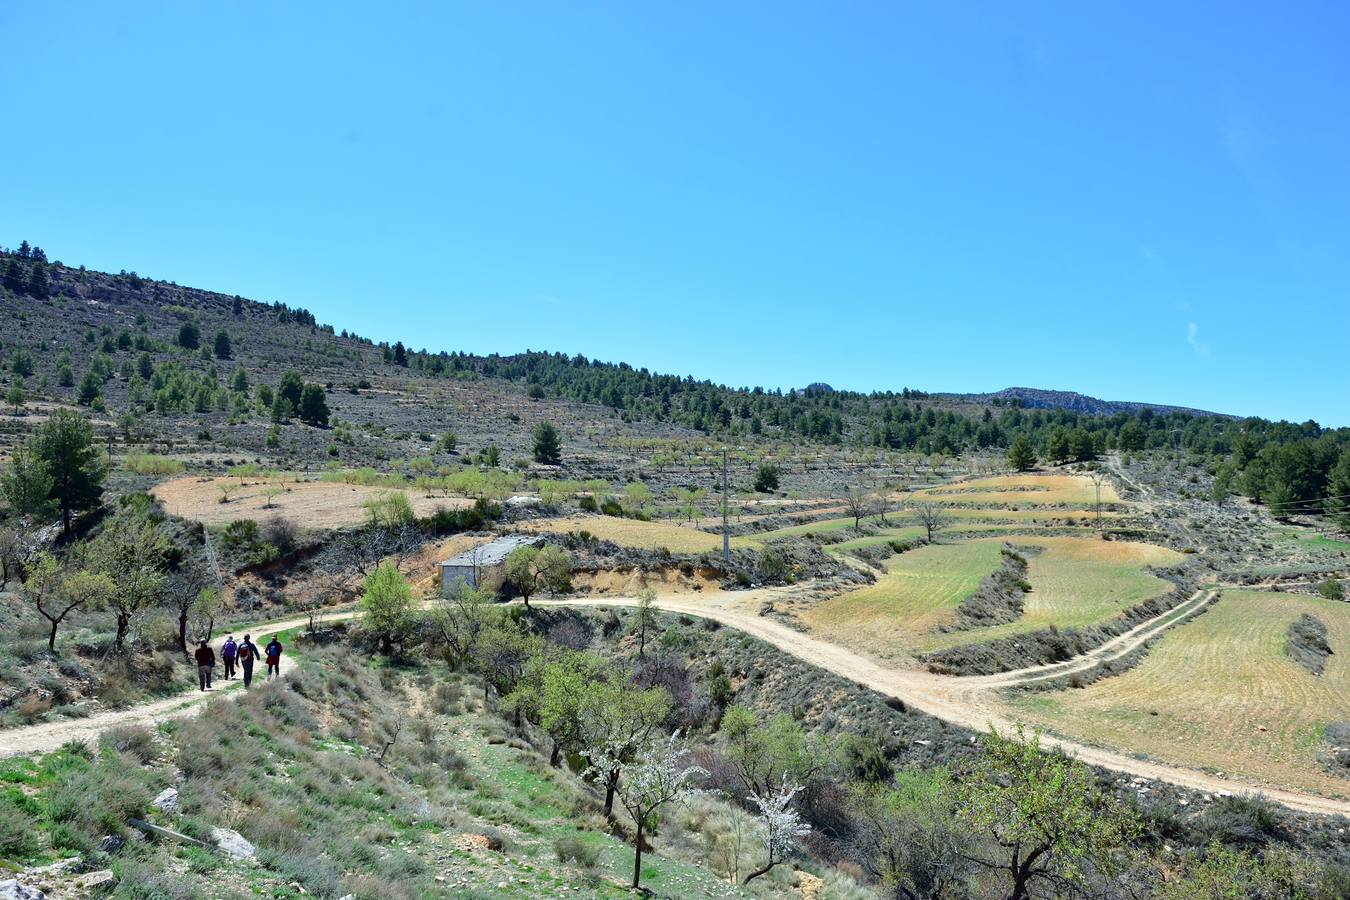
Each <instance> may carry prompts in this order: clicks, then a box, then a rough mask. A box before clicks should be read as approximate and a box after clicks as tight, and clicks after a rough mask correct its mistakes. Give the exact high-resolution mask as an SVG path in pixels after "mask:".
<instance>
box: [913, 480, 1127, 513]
mask: <svg viewBox="0 0 1350 900" xmlns="http://www.w3.org/2000/svg"><path fill="white" fill-rule="evenodd" d="M913 496H914V497H915V498H916V499H922V500H936V501H939V502H943V503H963V504H986V505H988V504H992V505H1008V506H1017V507H1021V506H1027V505H1035V506H1047V505H1055V504H1064V505H1069V506H1080V507H1087V506H1089V505H1091V506H1095V505H1096V502H1097V493H1096V488H1095V487H1094V486H1093V484H1092V479H1091V478H1088V477H1086V476H1084V475H998V476H995V477H992V478H977V479H975V480H973V481H962V482H957V483H956V484H948V485H942V486H941V487H935V488H928V489H926V490H922V491H918V492H917V493H915V494H914V495H913ZM1101 499H1102V503H1118V502H1119V501H1120V497H1119V496H1117V494H1116V492H1115V489H1114V488H1112V487H1111V484H1110V483H1109V482H1107V483H1105V484H1103V485H1102V495H1101Z"/></svg>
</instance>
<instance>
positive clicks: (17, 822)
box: [0, 792, 39, 860]
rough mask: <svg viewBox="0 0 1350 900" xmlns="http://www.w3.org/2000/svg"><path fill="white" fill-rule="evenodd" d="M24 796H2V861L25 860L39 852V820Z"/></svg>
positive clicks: (0, 852) (0, 814)
mask: <svg viewBox="0 0 1350 900" xmlns="http://www.w3.org/2000/svg"><path fill="white" fill-rule="evenodd" d="M31 804H32V801H31V800H29V799H28V798H27V797H24V796H23V795H22V794H18V793H17V792H16V793H15V794H12V795H11V794H0V860H4V859H11V860H24V859H27V858H29V857H31V856H33V855H34V854H36V853H37V852H38V850H39V844H38V837H37V836H38V830H37V829H38V819H37V816H36V815H34V810H31V809H30V806H31Z"/></svg>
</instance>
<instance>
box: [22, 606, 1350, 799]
mask: <svg viewBox="0 0 1350 900" xmlns="http://www.w3.org/2000/svg"><path fill="white" fill-rule="evenodd" d="M780 592H781V589H774V588H764V589H760V590H754V591H740V592H736V593H728V594H713V595H711V596H706V597H698V598H686V597H680V596H664V597H661V598H660V599H659V600H658V601H657V603H656V606H657V607H658V608H660V609H662V610H665V611H667V612H675V613H684V614H687V615H691V616H696V617H699V618H706V619H712V620H714V621H716V622H720V623H722V624H723V625H727V626H729V627H731V628H735V629H737V630H738V631H742V632H744V633H746V634H749V635H752V636H754V637H757V638H759V639H760V640H763V641H764V642H766V643H768V644H772V645H773V646H775V647H777V648H778V649H779V650H782V651H784V652H785V653H789V654H791V655H793V656H796V657H797V658H799V659H801V660H803V661H805V662H807V663H809V664H810V665H813V666H817V667H819V668H822V669H825V670H827V671H830V672H833V673H834V674H836V675H839V676H842V677H844V678H847V679H849V680H850V681H854V682H856V683H858V684H860V685H863V686H864V687H867V688H870V689H872V690H874V691H877V692H878V693H880V694H885V695H886V696H888V697H896V698H899V699H901V700H903V701H905V703H907V704H909V705H910V706H913V707H915V708H916V709H919V710H921V711H923V712H925V713H928V714H929V715H932V716H936V717H937V718H940V719H945V720H946V721H948V722H952V723H954V724H956V725H960V726H962V727H965V728H969V729H971V730H972V731H985V730H987V729H988V728H990V727H994V728H998V729H999V730H1000V731H1005V730H1009V729H1011V728H1012V726H1013V723H1012V722H1011V721H1009V720H1008V719H1006V718H1004V717H1003V716H1002V715H1001V714H1000V713H999V712H998V709H997V706H996V704H995V700H994V691H995V690H996V689H998V688H1000V687H1007V686H1009V685H1010V684H1014V683H1016V682H1018V681H1035V680H1040V679H1043V678H1057V677H1060V676H1062V675H1065V674H1069V673H1070V672H1073V671H1079V670H1081V669H1086V668H1090V667H1091V666H1093V665H1095V664H1096V663H1098V662H1100V661H1103V660H1109V659H1115V658H1118V657H1120V656H1124V655H1126V654H1128V653H1129V652H1131V651H1132V650H1133V649H1135V648H1136V647H1138V646H1140V645H1141V644H1143V643H1144V642H1146V641H1148V640H1150V639H1151V638H1153V637H1156V636H1157V635H1158V634H1161V633H1162V632H1163V631H1164V630H1166V629H1167V628H1169V627H1171V626H1172V625H1174V624H1176V623H1177V622H1179V621H1183V620H1184V619H1186V618H1188V617H1189V614H1190V613H1191V612H1194V611H1196V610H1198V609H1200V608H1201V607H1203V606H1205V605H1206V604H1208V603H1209V602H1211V601H1212V600H1213V599H1214V597H1215V596H1217V592H1216V590H1215V589H1213V588H1206V589H1203V590H1201V591H1198V592H1197V593H1196V594H1195V595H1193V596H1192V597H1190V598H1189V599H1188V600H1187V601H1186V602H1185V603H1183V604H1181V605H1180V606H1178V607H1176V608H1174V609H1172V610H1169V611H1168V612H1166V613H1163V614H1162V615H1161V616H1158V617H1157V618H1154V619H1150V620H1148V621H1147V622H1144V623H1141V624H1140V625H1138V626H1136V627H1135V628H1133V629H1131V630H1130V631H1128V632H1126V633H1125V634H1122V635H1120V636H1119V637H1117V638H1115V639H1113V640H1111V641H1109V642H1107V643H1106V644H1103V645H1102V646H1100V647H1097V648H1096V649H1095V650H1093V651H1092V652H1090V653H1087V654H1084V655H1083V656H1080V657H1076V658H1075V659H1072V660H1069V661H1068V662H1067V663H1056V664H1053V665H1049V666H1036V667H1032V668H1028V669H1020V670H1018V671H1015V672H1003V673H1000V674H998V675H991V676H982V677H971V678H953V677H950V676H945V675H934V674H932V673H931V672H927V671H923V670H919V669H891V668H886V667H884V666H882V665H880V664H878V663H876V662H873V661H872V660H870V659H868V658H866V657H864V656H862V655H860V654H858V653H855V652H853V651H852V650H848V649H845V648H844V647H840V646H838V645H836V644H831V643H829V642H827V641H822V640H820V639H819V638H814V637H811V636H810V635H807V634H803V633H802V632H799V631H795V630H793V629H792V628H789V627H787V626H786V625H784V624H782V623H781V622H778V621H777V620H775V619H771V618H768V617H766V616H761V615H759V614H758V613H757V612H756V611H752V610H758V608H759V604H760V602H762V601H764V600H771V599H773V598H774V597H775V596H776V595H777V594H778V593H780ZM637 602H638V601H637V599H636V598H634V597H613V598H610V597H604V598H593V599H584V600H554V601H547V600H536V601H535V603H536V604H537V605H540V606H549V605H557V606H636V605H637ZM358 615H359V612H357V611H355V610H350V611H341V612H333V613H329V614H327V615H325V616H323V617H322V618H321V620H320V621H322V622H325V623H327V622H336V621H341V620H344V619H351V618H354V617H356V616H358ZM307 622H308V618H307V617H297V618H291V619H283V620H279V621H275V622H268V623H265V624H262V625H258V626H255V627H253V628H250V629H248V631H249V633H251V634H255V635H266V634H270V633H273V632H277V631H285V630H287V629H290V628H295V627H298V626H301V625H304V624H306V623H307ZM243 632H244V630H243V629H236V630H235V632H234V633H235V634H241V633H243ZM295 665H296V662H295V659H294V658H293V656H290V655H286V656H283V657H282V665H281V671H282V674H283V675H284V674H286V673H287V672H289V671H291V670H292V669H293V668H294V667H295ZM240 688H241V685H240V682H239V681H237V680H236V681H233V682H229V683H228V687H226V688H225V689H223V690H217V691H213V692H210V693H197V692H193V693H187V694H183V695H180V696H177V697H171V698H167V699H164V700H156V701H153V702H151V703H145V704H142V705H140V706H135V707H132V708H129V709H121V710H108V711H106V712H102V713H99V714H97V715H93V716H89V717H87V718H84V719H62V720H59V721H55V722H44V723H41V724H38V725H29V726H26V727H22V728H9V729H3V730H0V758H4V757H8V756H16V755H20V754H28V753H46V752H49V751H52V750H56V749H57V748H59V747H60V746H61V745H62V744H64V743H65V742H66V741H71V740H85V741H94V740H97V738H98V736H99V734H100V733H102V732H103V731H106V730H107V729H109V728H113V727H115V726H118V725H143V726H147V727H151V726H154V725H156V724H158V723H159V722H162V721H165V720H167V719H173V718H177V717H181V716H191V715H196V714H197V713H199V712H201V710H202V709H203V708H204V707H205V701H206V700H208V699H210V698H213V697H217V696H224V697H227V698H233V697H238V696H240V695H241V694H242V690H241V689H240ZM1042 743H1043V744H1045V745H1047V746H1053V747H1059V748H1060V749H1062V750H1064V751H1065V752H1066V753H1069V754H1071V755H1073V756H1076V757H1077V758H1078V759H1080V760H1082V761H1083V762H1085V763H1089V764H1091V765H1094V766H1101V767H1102V768H1105V769H1111V770H1113V771H1117V772H1123V773H1125V774H1128V775H1133V776H1138V777H1142V778H1150V779H1155V780H1158V781H1166V782H1170V783H1172V784H1176V785H1180V786H1182V787H1186V788H1191V789H1194V790H1199V791H1206V792H1210V793H1221V792H1233V793H1239V792H1242V791H1255V790H1259V791H1261V792H1262V793H1264V794H1265V796H1266V797H1268V798H1270V799H1271V800H1275V801H1277V802H1279V803H1282V804H1284V805H1285V806H1288V807H1291V808H1293V809H1298V810H1302V811H1304V812H1310V813H1319V814H1322V815H1342V816H1350V801H1345V800H1333V799H1330V798H1327V797H1321V796H1318V795H1316V794H1309V793H1304V792H1301V791H1291V790H1286V789H1284V788H1280V787H1277V786H1270V785H1261V784H1249V783H1246V782H1241V781H1236V780H1229V779H1225V778H1218V777H1216V776H1213V775H1207V774H1205V773H1204V772H1199V771H1196V770H1193V769H1187V768H1184V767H1181V766H1174V765H1168V764H1166V763H1154V762H1148V761H1146V760H1140V759H1136V758H1134V757H1132V756H1129V755H1127V754H1124V753H1120V752H1117V751H1112V750H1105V749H1101V748H1098V747H1091V746H1088V745H1085V744H1079V743H1076V742H1074V741H1068V740H1064V739H1062V738H1056V737H1053V736H1051V735H1045V736H1044V737H1043V738H1042Z"/></svg>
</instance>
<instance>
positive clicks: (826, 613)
mask: <svg viewBox="0 0 1350 900" xmlns="http://www.w3.org/2000/svg"><path fill="white" fill-rule="evenodd" d="M1001 546H1002V544H1001V543H1000V542H998V541H970V542H967V543H961V544H929V545H928V546H926V547H920V548H918V549H917V550H911V551H909V552H908V553H902V554H900V555H898V556H894V557H892V558H891V559H890V560H888V561H887V566H886V574H885V575H883V576H881V577H880V578H879V579H878V580H877V582H876V584H872V585H869V586H867V587H865V588H860V589H859V590H856V591H850V592H849V593H847V594H842V595H840V596H838V597H832V598H831V599H829V600H826V601H825V602H824V603H820V604H818V605H816V606H813V607H811V608H809V609H808V610H805V611H804V612H803V613H802V615H801V618H802V621H803V622H804V623H805V624H806V625H807V626H808V627H809V628H810V629H811V633H812V634H813V635H814V636H816V637H819V638H823V639H824V640H828V641H832V642H834V643H838V644H841V645H843V646H845V647H849V648H850V649H854V650H858V651H860V652H863V653H866V654H868V655H870V656H873V657H875V658H877V659H879V660H883V661H888V662H889V661H900V660H907V659H908V658H909V653H908V651H909V649H910V648H912V647H913V646H914V645H915V644H916V643H917V642H919V641H920V640H922V639H923V638H924V637H925V636H926V635H928V634H929V633H930V632H931V631H932V630H933V629H936V628H938V627H940V626H941V625H942V624H944V623H946V622H950V621H952V620H953V619H954V618H955V610H956V607H957V606H959V605H960V604H961V601H962V600H964V599H965V598H966V597H969V596H970V594H971V592H972V591H974V590H975V588H976V587H978V586H979V583H980V580H981V579H983V578H984V577H985V576H986V575H988V574H990V573H991V572H993V571H994V570H995V569H996V568H998V566H999V562H1000V552H999V549H1000V547H1001Z"/></svg>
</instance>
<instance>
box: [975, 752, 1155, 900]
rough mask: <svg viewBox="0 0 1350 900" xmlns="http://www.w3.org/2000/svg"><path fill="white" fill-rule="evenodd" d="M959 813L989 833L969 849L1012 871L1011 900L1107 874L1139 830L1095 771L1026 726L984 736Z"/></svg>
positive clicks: (979, 860)
mask: <svg viewBox="0 0 1350 900" xmlns="http://www.w3.org/2000/svg"><path fill="white" fill-rule="evenodd" d="M957 808H958V809H959V811H960V813H959V815H960V819H961V820H962V821H963V822H964V823H966V824H967V825H968V826H969V827H971V828H973V829H975V830H976V831H977V832H979V833H980V834H982V835H983V836H985V837H987V838H988V846H987V847H986V848H983V849H980V848H977V849H975V850H972V851H971V852H970V854H969V858H970V860H971V861H972V862H973V863H974V864H976V865H978V866H980V867H982V868H985V869H988V870H991V871H994V872H1001V873H1003V874H1004V875H1006V876H1007V880H1008V888H1007V890H1008V898H1009V900H1027V898H1029V897H1031V896H1033V894H1034V895H1035V896H1041V895H1044V894H1056V895H1058V894H1068V893H1074V892H1076V891H1077V890H1078V889H1080V888H1081V886H1082V885H1083V883H1084V882H1085V881H1086V880H1087V879H1088V878H1089V877H1090V876H1091V875H1093V874H1108V873H1109V872H1110V871H1112V870H1113V869H1114V868H1115V867H1116V863H1117V861H1118V860H1117V856H1118V854H1120V853H1122V852H1124V850H1125V848H1127V847H1129V846H1130V845H1131V844H1132V843H1133V842H1134V840H1135V838H1136V837H1137V835H1138V834H1139V830H1140V826H1139V822H1138V820H1137V819H1136V818H1135V817H1134V816H1133V815H1131V814H1130V813H1129V812H1127V811H1126V809H1125V808H1123V807H1121V806H1120V805H1119V804H1117V803H1115V802H1114V801H1113V800H1112V798H1109V797H1107V796H1106V795H1105V794H1104V793H1103V792H1102V791H1101V790H1100V789H1099V788H1098V787H1097V784H1096V779H1095V778H1094V777H1093V775H1092V771H1091V770H1090V769H1088V768H1087V766H1085V765H1083V764H1082V763H1079V762H1076V761H1075V760H1071V759H1069V758H1068V757H1066V756H1064V755H1063V754H1062V753H1058V752H1044V751H1042V750H1041V746H1040V735H1039V734H1037V735H1034V736H1033V737H1031V738H1030V739H1028V738H1027V737H1026V736H1025V735H1024V733H1023V731H1022V728H1021V726H1018V728H1017V731H1016V733H1015V734H1014V735H1012V736H1010V737H1004V736H1003V735H1001V734H999V733H998V732H997V731H994V732H991V733H990V734H988V735H986V736H985V739H984V753H983V754H982V755H981V757H980V759H979V761H978V763H977V764H976V766H975V769H974V771H973V772H972V773H971V775H970V777H968V778H967V779H966V780H965V781H963V782H962V784H961V787H960V790H959V792H958V800H957Z"/></svg>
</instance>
